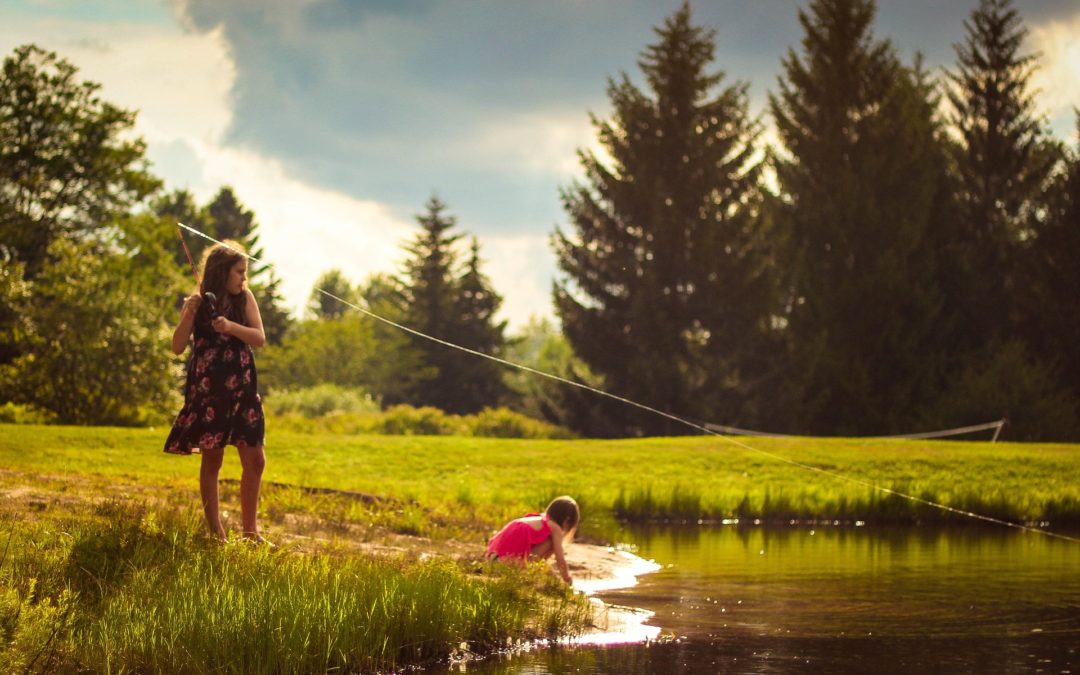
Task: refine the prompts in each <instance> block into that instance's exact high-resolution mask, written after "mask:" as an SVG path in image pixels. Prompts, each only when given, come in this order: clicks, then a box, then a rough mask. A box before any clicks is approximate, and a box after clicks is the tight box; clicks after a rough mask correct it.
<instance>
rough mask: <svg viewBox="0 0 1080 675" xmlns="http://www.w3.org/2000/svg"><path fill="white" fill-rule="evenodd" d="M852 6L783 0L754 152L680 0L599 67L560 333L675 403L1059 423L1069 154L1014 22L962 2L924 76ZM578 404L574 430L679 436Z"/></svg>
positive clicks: (629, 387)
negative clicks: (790, 25)
mask: <svg viewBox="0 0 1080 675" xmlns="http://www.w3.org/2000/svg"><path fill="white" fill-rule="evenodd" d="M874 14H875V3H874V2H872V1H871V0H814V1H813V2H810V3H808V5H807V6H806V7H805V9H802V10H800V11H799V21H800V23H801V25H802V29H803V32H804V38H803V40H802V44H801V45H800V47H799V48H798V49H796V48H792V49H790V50H789V51H788V53H787V54H786V55H785V56H784V58H783V59H782V66H783V68H782V73H781V75H780V76H779V78H778V85H777V88H776V90H775V91H773V92H772V93H771V94H770V96H769V103H768V111H767V114H768V117H769V118H770V119H771V121H772V123H773V125H774V127H775V129H776V132H777V136H778V139H779V143H778V145H777V146H776V147H772V148H768V149H767V152H766V153H763V152H762V151H763V150H766V148H765V147H764V145H763V144H762V143H761V133H762V127H763V120H762V119H760V118H755V117H753V116H752V115H751V114H750V113H749V110H748V102H747V84H746V83H745V82H736V83H733V84H727V83H726V81H725V75H724V73H723V72H721V71H719V70H715V69H714V68H713V63H712V61H713V56H714V51H715V46H716V44H715V32H714V31H711V30H709V29H707V28H705V27H701V26H696V25H694V23H693V21H692V18H691V11H690V7H689V5H688V4H684V6H683V7H682V8H681V9H680V10H679V11H677V12H676V13H674V14H673V15H672V16H671V17H669V18H668V19H667V20H666V21H665V23H664V24H663V26H662V27H660V28H658V29H657V30H656V35H657V41H656V42H655V43H654V44H652V45H650V46H649V47H648V48H647V49H646V50H645V51H644V52H643V53H642V57H641V61H640V66H641V70H642V74H643V76H644V81H645V85H646V86H645V87H639V86H637V85H636V84H634V83H633V82H632V81H631V80H630V78H629V77H628V76H627V75H625V74H624V75H622V76H621V77H620V78H619V79H613V80H611V81H610V82H609V85H608V97H609V99H610V101H611V106H612V109H613V113H612V116H611V118H610V119H606V120H605V119H594V124H595V127H596V132H597V137H598V139H599V141H600V143H601V145H602V146H603V148H604V150H605V151H606V153H605V154H606V156H597V155H596V154H595V153H592V152H582V153H581V162H582V166H583V168H584V170H585V179H584V180H583V181H582V182H580V183H575V184H572V185H570V186H569V187H568V188H566V189H565V190H564V191H563V195H562V196H563V202H564V204H565V207H566V211H567V213H568V215H569V227H568V228H566V229H565V230H564V229H559V230H558V231H557V232H556V233H555V236H554V244H555V249H556V253H557V255H558V262H559V266H560V268H561V270H562V273H563V274H562V277H561V278H560V280H559V281H558V282H557V283H556V286H555V300H556V306H557V311H558V314H559V316H560V318H561V319H562V326H563V330H564V332H565V335H566V337H567V339H568V340H569V342H570V344H571V346H572V347H573V350H574V351H575V353H576V354H578V355H579V356H580V357H581V359H582V360H583V361H584V362H585V363H586V364H588V366H589V367H590V368H591V369H592V371H593V372H594V373H595V374H596V376H597V377H598V379H599V381H601V382H603V383H604V384H606V385H607V386H608V388H609V389H610V390H612V391H613V392H614V393H617V394H620V395H623V396H626V397H628V398H632V399H634V400H636V401H640V402H642V403H646V404H648V405H650V406H653V407H656V408H660V409H662V410H668V411H671V412H673V413H678V414H680V415H683V416H686V417H689V418H691V419H694V420H701V421H713V422H719V423H722V424H727V425H734V426H743V427H749V428H756V429H767V430H771V431H778V432H788V433H799V434H826V435H876V434H879V435H886V434H897V433H904V432H911V431H914V430H929V429H935V428H938V429H940V428H944V427H956V426H963V425H967V424H973V423H977V422H984V421H990V420H993V419H996V418H998V417H1002V416H1004V417H1006V418H1007V419H1008V421H1009V426H1008V427H1007V431H1008V437H1010V438H1014V439H1061V440H1064V439H1073V440H1075V439H1077V438H1080V416H1078V401H1080V358H1078V356H1077V354H1078V351H1077V350H1076V349H1075V348H1073V347H1072V342H1073V340H1074V336H1076V335H1077V334H1078V333H1077V328H1078V326H1077V319H1078V317H1080V311H1078V309H1080V293H1078V291H1080V271H1078V270H1080V266H1078V265H1076V264H1075V262H1074V261H1075V260H1077V259H1078V258H1077V256H1078V254H1080V221H1078V214H1077V199H1078V197H1080V193H1078V192H1077V187H1078V183H1077V179H1078V173H1080V163H1078V162H1080V157H1078V153H1077V150H1076V148H1072V149H1070V148H1068V147H1065V146H1063V145H1062V144H1061V143H1060V142H1059V141H1057V140H1055V139H1054V138H1053V137H1052V136H1051V135H1050V134H1049V132H1048V131H1047V129H1046V128H1045V121H1044V120H1043V119H1042V118H1041V117H1040V116H1039V115H1038V113H1037V110H1036V105H1035V101H1034V98H1033V93H1032V91H1031V86H1030V78H1031V74H1032V72H1033V70H1034V69H1035V68H1036V67H1037V56H1036V55H1035V54H1032V53H1027V52H1025V51H1024V38H1025V36H1026V33H1027V31H1026V28H1025V27H1024V25H1023V21H1022V18H1021V17H1020V15H1019V13H1018V12H1017V10H1016V9H1015V8H1014V7H1013V6H1012V3H1011V2H1010V1H1009V0H982V1H981V2H980V3H979V5H978V7H977V8H976V9H975V10H974V11H973V12H972V14H971V15H970V18H969V20H968V21H966V22H965V26H964V27H965V29H966V35H965V38H964V40H963V41H962V42H960V43H959V44H957V45H956V55H957V60H956V64H955V65H954V66H953V67H952V68H951V69H947V70H946V72H945V76H944V78H942V79H940V80H935V78H933V77H932V76H931V74H930V73H929V72H928V71H927V70H926V69H925V68H924V66H923V64H922V62H921V59H920V58H919V57H916V58H915V59H914V61H913V62H911V63H906V62H904V60H903V59H901V58H900V56H899V55H898V52H897V49H896V47H895V46H894V45H893V44H892V43H891V42H890V41H889V40H884V39H880V38H877V37H875V35H874V34H873V20H874ZM769 173H771V175H772V177H773V180H774V181H775V184H774V186H773V187H770V186H769V182H768V178H767V174H769ZM572 395H573V396H575V397H576V396H577V394H572ZM586 407H587V406H586V405H585V402H584V401H582V405H581V406H577V410H578V412H577V413H576V414H578V415H582V414H583V413H582V412H581V410H582V409H583V408H586ZM588 410H589V411H592V412H594V413H595V415H594V416H593V417H594V419H592V420H583V421H582V422H583V424H584V425H586V426H587V427H588V428H590V429H592V431H593V433H611V434H626V433H644V434H653V433H667V432H675V431H679V430H678V429H675V428H672V427H671V425H670V423H669V422H667V421H665V420H664V419H662V418H659V417H657V416H648V415H644V414H642V413H639V412H637V411H634V410H630V409H626V408H622V407H614V406H609V405H607V404H606V403H603V402H592V404H591V407H588Z"/></svg>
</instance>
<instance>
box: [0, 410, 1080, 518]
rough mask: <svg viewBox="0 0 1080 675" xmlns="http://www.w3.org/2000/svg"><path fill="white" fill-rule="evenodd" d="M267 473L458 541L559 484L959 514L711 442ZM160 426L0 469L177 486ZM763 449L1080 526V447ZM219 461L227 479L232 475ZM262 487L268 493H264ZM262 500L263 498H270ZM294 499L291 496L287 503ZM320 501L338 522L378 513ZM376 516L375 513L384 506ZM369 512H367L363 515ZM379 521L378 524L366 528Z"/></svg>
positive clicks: (874, 511) (959, 504)
mask: <svg viewBox="0 0 1080 675" xmlns="http://www.w3.org/2000/svg"><path fill="white" fill-rule="evenodd" d="M269 429H270V435H269V437H268V447H267V457H268V465H267V473H266V476H265V478H266V480H267V481H273V482H277V483H286V484H290V485H295V486H306V487H319V488H332V489H336V490H347V491H355V492H363V493H368V494H371V495H377V496H383V497H387V498H390V500H391V503H394V504H397V505H398V506H397V507H395V508H396V510H398V511H403V510H405V509H406V507H405V506H401V505H402V504H405V505H408V504H412V505H414V506H412V507H409V508H413V509H414V510H415V509H416V508H419V509H422V510H423V512H424V513H425V514H427V518H428V522H427V524H426V525H425V524H424V523H423V522H420V523H418V524H417V523H414V526H416V527H419V528H420V529H421V530H424V528H425V527H426V528H427V531H423V532H422V533H424V534H434V533H437V531H445V532H446V533H448V534H452V535H454V536H466V537H467V536H468V534H469V532H473V533H476V532H479V533H480V534H478V535H476V536H478V537H480V538H482V537H483V535H484V534H485V533H486V532H485V528H490V527H494V526H497V525H498V524H499V523H500V522H501V521H502V520H504V519H505V518H507V517H510V516H513V515H517V514H518V513H519V512H520V511H522V510H523V509H536V508H541V507H542V506H543V505H544V504H546V502H547V500H548V499H550V498H551V497H552V496H554V495H558V494H570V495H573V496H574V497H576V498H578V499H579V501H580V502H581V503H582V506H583V510H584V512H585V516H586V524H587V523H588V519H589V516H590V515H593V516H594V517H595V516H596V515H598V514H600V513H614V514H616V515H618V516H622V517H625V518H628V519H635V520H647V519H669V518H670V519H679V520H691V519H697V518H707V519H719V518H730V517H743V518H764V519H770V520H785V519H790V518H824V519H830V520H831V519H845V520H848V519H860V520H865V521H867V522H871V523H873V522H886V521H887V522H914V521H920V522H932V521H939V522H953V521H956V520H957V517H956V516H953V515H950V514H948V513H946V512H944V511H940V510H937V509H932V508H929V507H925V506H920V505H918V504H915V503H913V502H909V501H907V500H903V499H900V498H897V497H894V496H889V495H887V494H885V493H882V492H880V491H876V490H873V489H871V488H868V487H866V486H865V485H859V484H856V483H853V482H849V481H844V480H840V479H837V478H833V477H830V476H827V475H822V474H820V473H817V472H813V471H808V470H806V469H803V468H799V467H796V466H792V465H791V464H787V463H785V462H782V461H779V460H777V459H774V458H773V457H770V456H766V455H764V454H762V453H760V452H755V451H752V450H748V449H746V448H743V447H740V446H738V445H735V444H733V443H732V442H731V441H729V440H727V439H724V438H717V437H707V436H706V437H700V436H699V437H684V438H655V439H636V440H612V441H600V440H571V441H568V440H532V439H529V440H525V439H513V440H512V439H490V438H475V437H444V436H438V437H435V436H348V435H331V434H320V435H307V434H298V433H289V432H284V431H281V432H275V431H274V426H273V420H270V423H269ZM165 434H166V430H165V429H156V430H154V429H117V428H78V427H52V426H20V425H0V467H5V468H9V469H14V470H18V471H21V472H32V473H35V474H61V475H62V474H76V475H80V476H99V477H101V478H103V479H109V480H119V481H121V482H133V483H139V484H149V485H161V486H188V485H193V484H194V483H195V480H196V477H197V471H198V469H197V464H198V461H199V460H198V458H197V457H176V456H171V455H165V454H164V453H162V452H161V451H160V448H161V444H162V442H163V439H164V436H165ZM742 442H745V443H747V444H749V445H751V446H752V447H754V448H757V449H759V450H761V451H764V452H768V453H772V454H774V455H778V456H782V457H785V458H788V459H791V460H794V461H798V462H801V463H804V464H809V465H812V466H814V467H817V468H820V469H824V470H826V471H830V472H835V473H839V474H843V475H846V476H849V477H851V478H854V479H858V480H860V481H865V482H867V483H871V484H874V485H880V486H883V487H888V488H891V489H894V490H898V491H902V492H905V493H907V494H912V495H915V496H918V497H920V498H923V499H927V500H929V501H935V502H940V503H944V504H948V505H950V506H953V507H955V508H961V509H965V510H971V511H976V512H979V513H982V514H984V515H988V516H993V517H1001V518H1008V519H1011V520H1017V521H1027V522H1039V521H1050V522H1051V523H1052V524H1054V525H1059V524H1061V525H1076V524H1080V481H1077V480H1076V476H1078V475H1080V446H1076V445H1061V444H1017V443H996V444H991V443H972V442H943V441H911V440H866V439H764V438H758V439H748V440H745V441H742ZM238 473H239V463H238V462H237V461H236V460H235V458H231V457H230V458H228V459H227V461H226V467H225V469H224V471H223V476H227V477H233V478H235V477H237V476H238ZM268 493H269V491H268ZM272 499H273V497H271V501H270V502H268V504H267V507H268V508H272V507H273V501H272ZM294 501H295V499H294ZM339 502H340V500H339V501H338V502H334V501H333V500H332V499H328V500H327V502H326V503H325V504H323V505H322V506H321V507H320V508H330V507H333V508H336V509H339V510H343V511H352V516H350V515H349V514H348V513H347V512H343V514H342V515H341V518H342V519H344V520H349V519H352V520H356V519H358V518H359V519H363V518H367V519H368V520H372V519H377V518H384V519H385V517H386V516H385V514H384V515H382V516H379V515H377V513H378V512H379V511H380V510H379V509H370V508H367V507H362V506H360V505H357V504H355V503H352V502H349V501H348V500H346V501H344V502H340V503H339ZM382 511H385V509H382ZM372 514H376V515H372ZM377 524H386V523H377Z"/></svg>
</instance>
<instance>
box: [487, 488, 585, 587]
mask: <svg viewBox="0 0 1080 675" xmlns="http://www.w3.org/2000/svg"><path fill="white" fill-rule="evenodd" d="M580 520H581V512H580V511H579V510H578V505H577V502H575V501H574V500H573V499H572V498H571V497H565V496H564V497H556V498H555V499H553V500H551V503H550V504H548V507H547V509H545V510H544V515H540V514H537V513H529V514H526V515H524V516H522V517H521V518H518V519H516V520H511V521H510V522H509V523H507V524H506V525H505V526H504V527H503V528H502V529H501V530H499V532H498V533H497V534H496V535H495V536H494V537H492V538H491V541H489V542H488V546H487V553H486V554H485V557H486V558H487V559H488V560H505V561H507V562H514V563H516V564H521V565H524V564H525V561H526V560H528V559H529V558H540V559H546V558H550V557H551V555H552V554H554V555H555V565H556V567H557V568H558V570H559V575H560V576H562V578H563V581H565V582H566V583H570V581H571V579H570V568H569V567H568V566H567V564H566V554H565V553H564V552H563V546H564V545H565V544H568V543H570V541H571V540H572V539H573V536H574V531H575V530H576V529H577V525H578V522H579V521H580Z"/></svg>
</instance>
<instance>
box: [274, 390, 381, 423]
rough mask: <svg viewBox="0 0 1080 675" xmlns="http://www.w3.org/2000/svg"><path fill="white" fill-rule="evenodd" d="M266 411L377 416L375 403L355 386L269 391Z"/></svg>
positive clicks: (278, 413)
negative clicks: (374, 414) (369, 414)
mask: <svg viewBox="0 0 1080 675" xmlns="http://www.w3.org/2000/svg"><path fill="white" fill-rule="evenodd" d="M265 407H266V412H267V413H270V414H272V415H287V414H297V415H301V416H303V417H322V416H324V415H329V414H332V413H377V412H378V411H379V404H378V402H377V401H375V399H373V398H372V396H371V394H369V393H368V392H367V391H365V390H363V389H361V388H358V387H342V386H340V385H336V384H317V385H315V386H314V387H300V388H297V389H273V390H271V391H270V392H269V393H268V394H267V395H266V401H265Z"/></svg>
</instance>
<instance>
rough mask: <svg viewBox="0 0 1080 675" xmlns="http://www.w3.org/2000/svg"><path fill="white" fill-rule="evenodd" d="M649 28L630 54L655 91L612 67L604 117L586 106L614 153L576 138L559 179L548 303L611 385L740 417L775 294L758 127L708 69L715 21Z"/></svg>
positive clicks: (633, 425)
mask: <svg viewBox="0 0 1080 675" xmlns="http://www.w3.org/2000/svg"><path fill="white" fill-rule="evenodd" d="M655 32H656V35H657V37H658V40H657V42H656V43H655V44H653V45H650V46H648V47H647V48H646V49H645V51H644V53H643V54H642V58H641V60H640V62H639V66H640V68H641V70H642V72H643V73H644V76H645V82H646V84H647V85H648V92H646V91H643V90H641V89H639V88H638V87H637V86H636V85H635V84H633V83H632V82H631V81H630V79H629V77H628V76H626V75H625V74H623V75H622V77H621V79H620V80H619V81H618V82H616V81H614V80H609V83H608V97H609V99H610V101H611V104H612V108H613V115H612V119H611V120H609V121H605V120H600V119H597V118H595V117H594V118H593V125H594V126H595V128H596V130H597V135H598V138H599V141H600V144H601V145H602V146H603V147H604V149H605V150H606V153H607V155H609V157H610V160H609V161H607V160H604V159H601V158H600V157H598V156H597V155H596V154H594V153H592V152H589V151H581V152H579V156H580V159H581V163H582V166H583V168H584V171H585V180H586V182H585V183H584V184H581V183H574V184H572V185H571V186H569V187H568V188H566V189H564V190H563V192H562V198H563V204H564V208H565V210H566V212H567V214H568V216H569V218H570V225H571V227H572V232H570V233H564V232H563V231H562V229H559V228H557V229H556V232H555V234H554V237H553V245H554V248H555V253H556V256H557V261H558V265H559V267H560V268H561V270H562V272H563V273H564V274H565V276H564V277H563V278H562V279H560V280H558V281H557V282H556V284H555V287H554V298H555V306H556V311H557V313H558V315H559V317H560V318H561V320H562V324H563V330H564V332H565V334H566V337H567V339H568V340H569V341H570V343H571V345H572V347H573V350H574V352H575V353H576V354H577V355H578V356H580V358H581V359H582V360H583V361H584V362H585V363H586V364H587V365H588V367H589V368H590V369H591V370H592V371H593V372H594V373H595V374H596V375H598V376H600V377H602V378H603V380H604V385H605V386H606V388H607V390H608V391H610V392H612V393H614V394H618V395H621V396H625V397H628V398H631V399H633V400H636V401H639V402H641V403H644V404H646V405H650V406H652V407H655V408H658V409H660V410H664V411H670V412H672V413H675V414H679V415H688V416H691V417H695V418H698V419H705V420H715V421H721V420H723V421H727V422H731V421H741V420H740V419H739V415H740V414H741V413H742V412H743V411H744V409H745V408H746V406H747V405H748V400H749V399H750V398H751V393H752V392H750V391H748V390H747V388H746V387H747V384H748V383H749V382H750V381H752V380H754V379H756V377H757V376H758V374H759V373H758V372H757V371H759V370H760V369H761V368H762V364H763V363H764V361H763V360H762V359H761V358H760V353H761V352H763V351H764V349H765V345H766V338H767V337H768V331H769V326H768V316H769V314H770V312H771V310H772V309H773V304H774V303H773V297H772V285H771V282H770V280H769V272H770V269H769V266H768V258H767V256H766V255H765V253H764V249H763V247H762V246H761V243H760V241H759V235H758V230H757V226H758V224H759V223H758V220H757V215H758V214H757V210H758V205H759V203H760V194H759V170H760V165H759V164H758V163H755V162H754V161H753V159H752V155H753V153H754V151H755V147H754V141H755V139H756V137H757V135H758V133H759V125H758V124H757V122H756V120H753V119H751V117H750V115H749V113H748V105H747V94H746V92H747V87H746V85H745V84H743V83H736V84H734V85H732V86H728V87H724V88H721V86H720V85H721V82H722V80H723V78H724V74H723V73H722V72H710V70H709V69H710V67H711V64H712V61H713V53H714V50H715V32H714V31H711V30H706V29H704V28H702V27H700V26H696V25H694V24H693V23H692V21H691V14H690V8H689V4H684V5H683V6H682V8H681V9H679V10H678V11H677V12H675V13H674V14H673V15H672V16H671V17H669V18H668V19H667V20H666V21H665V22H664V25H663V26H662V27H660V28H658V29H656V31H655ZM581 407H582V408H584V407H594V408H597V409H604V410H606V411H607V412H608V413H609V414H612V415H616V416H618V417H617V418H616V420H614V421H615V422H616V428H617V433H623V434H640V433H645V434H656V433H684V432H685V431H686V429H683V428H681V427H679V426H673V425H672V424H671V423H670V422H668V421H667V420H665V419H663V418H661V417H659V416H655V415H648V414H644V413H641V412H640V411H637V410H634V409H631V408H627V407H624V406H607V405H606V404H605V403H604V402H602V401H597V400H591V401H584V400H583V401H582V405H581ZM593 419H595V418H593ZM578 430H579V431H584V432H586V433H605V434H606V433H609V431H610V430H598V429H578Z"/></svg>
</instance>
